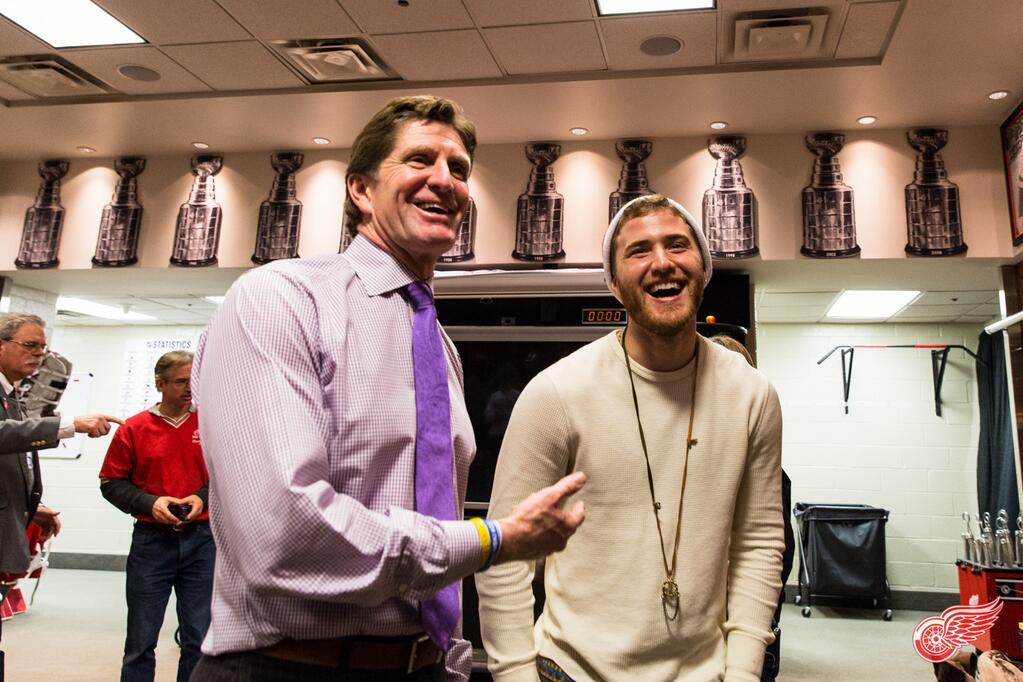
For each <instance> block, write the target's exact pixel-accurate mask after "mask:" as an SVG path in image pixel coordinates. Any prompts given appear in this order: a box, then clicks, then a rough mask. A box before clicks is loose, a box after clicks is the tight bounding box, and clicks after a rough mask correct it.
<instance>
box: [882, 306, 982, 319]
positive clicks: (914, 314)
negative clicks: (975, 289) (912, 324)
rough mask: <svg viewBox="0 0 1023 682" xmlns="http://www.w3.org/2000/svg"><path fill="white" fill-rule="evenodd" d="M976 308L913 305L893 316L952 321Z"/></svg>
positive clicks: (897, 317) (896, 317)
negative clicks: (936, 318) (937, 318)
mask: <svg viewBox="0 0 1023 682" xmlns="http://www.w3.org/2000/svg"><path fill="white" fill-rule="evenodd" d="M975 307H976V306H975V305H973V304H972V303H964V304H952V305H919V304H915V303H914V304H913V305H911V306H909V307H908V308H905V309H903V311H902V312H901V313H899V314H898V315H896V316H895V318H894V319H899V320H902V319H906V318H913V319H915V318H928V319H930V318H932V317H941V318H942V319H945V320H954V319H955V318H957V317H959V316H960V315H965V314H967V313H969V312H971V311H972V310H973V309H974V308H975Z"/></svg>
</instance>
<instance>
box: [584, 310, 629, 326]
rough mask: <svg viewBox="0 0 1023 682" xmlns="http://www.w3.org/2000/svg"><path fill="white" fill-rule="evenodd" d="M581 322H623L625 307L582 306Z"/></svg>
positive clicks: (624, 319) (626, 317) (626, 319)
mask: <svg viewBox="0 0 1023 682" xmlns="http://www.w3.org/2000/svg"><path fill="white" fill-rule="evenodd" d="M582 312H583V316H582V322H581V323H582V324H625V323H626V322H628V321H629V318H628V315H626V314H625V308H583V309H582Z"/></svg>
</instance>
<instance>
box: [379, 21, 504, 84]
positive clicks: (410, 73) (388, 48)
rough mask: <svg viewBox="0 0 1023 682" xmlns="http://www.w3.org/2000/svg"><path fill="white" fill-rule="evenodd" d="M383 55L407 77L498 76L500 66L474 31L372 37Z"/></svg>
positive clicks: (453, 78)
mask: <svg viewBox="0 0 1023 682" xmlns="http://www.w3.org/2000/svg"><path fill="white" fill-rule="evenodd" d="M372 38H373V43H374V44H375V45H376V47H377V52H378V54H379V55H380V57H381V58H382V59H383V60H384V62H386V63H387V65H388V66H390V67H391V68H393V69H394V70H395V71H397V72H398V74H400V75H401V77H402V78H404V79H405V80H410V81H429V80H463V79H466V78H499V77H500V76H501V69H499V68H498V66H497V63H496V62H495V61H494V58H493V57H491V56H490V51H489V50H487V46H486V45H485V44H484V43H483V39H482V38H481V37H480V35H479V33H477V32H476V31H475V30H467V31H434V32H431V33H395V34H390V35H381V36H372Z"/></svg>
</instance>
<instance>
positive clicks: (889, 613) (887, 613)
mask: <svg viewBox="0 0 1023 682" xmlns="http://www.w3.org/2000/svg"><path fill="white" fill-rule="evenodd" d="M881 617H882V618H884V619H885V620H891V619H892V610H891V609H885V610H884V613H883V614H881Z"/></svg>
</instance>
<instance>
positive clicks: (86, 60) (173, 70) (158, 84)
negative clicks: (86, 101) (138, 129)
mask: <svg viewBox="0 0 1023 682" xmlns="http://www.w3.org/2000/svg"><path fill="white" fill-rule="evenodd" d="M60 54H61V56H62V57H64V58H66V59H67V60H68V61H71V62H73V63H75V64H77V65H78V66H80V67H82V68H83V69H85V70H86V71H88V72H89V73H90V74H92V75H93V76H96V77H97V78H99V79H100V80H102V81H104V82H106V83H107V84H109V85H110V86H112V87H113V88H115V89H116V90H119V91H120V92H125V93H128V94H131V95H148V94H153V93H165V92H200V91H207V90H209V89H210V88H209V87H207V86H206V84H204V83H203V82H202V81H200V80H199V79H198V78H196V77H195V76H193V75H192V74H190V73H189V72H188V71H187V70H185V69H183V68H182V67H181V65H180V64H178V63H177V62H175V61H174V60H173V59H171V58H170V57H168V56H167V55H165V54H163V53H162V52H160V50H158V49H157V48H155V47H147V46H142V47H118V48H103V49H97V48H89V49H85V50H61V52H60ZM125 64H137V65H139V66H144V67H146V68H148V69H152V70H154V71H156V72H157V73H159V74H160V79H159V80H155V81H136V80H132V79H130V78H125V77H124V76H122V75H121V74H120V73H118V71H117V68H118V67H119V66H122V65H125Z"/></svg>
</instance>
